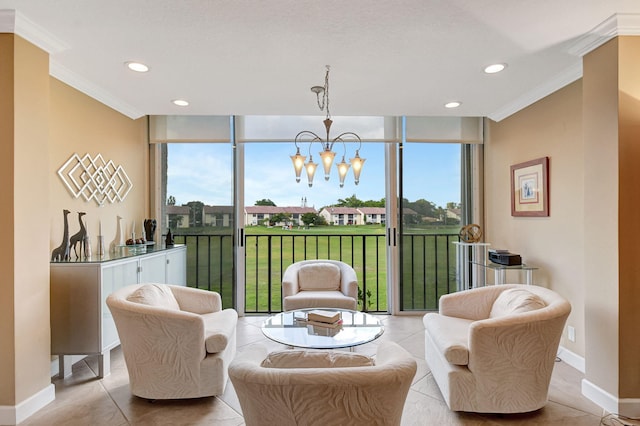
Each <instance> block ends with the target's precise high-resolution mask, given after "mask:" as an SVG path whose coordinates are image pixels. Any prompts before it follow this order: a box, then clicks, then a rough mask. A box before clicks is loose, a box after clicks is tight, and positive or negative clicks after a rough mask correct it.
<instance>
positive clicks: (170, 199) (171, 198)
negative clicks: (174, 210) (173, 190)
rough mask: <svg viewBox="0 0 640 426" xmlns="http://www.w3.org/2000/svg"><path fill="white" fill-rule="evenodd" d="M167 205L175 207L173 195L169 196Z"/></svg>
mask: <svg viewBox="0 0 640 426" xmlns="http://www.w3.org/2000/svg"><path fill="white" fill-rule="evenodd" d="M167 205H168V206H175V205H176V197H174V196H173V195H169V198H167Z"/></svg>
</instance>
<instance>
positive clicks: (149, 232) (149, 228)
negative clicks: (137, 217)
mask: <svg viewBox="0 0 640 426" xmlns="http://www.w3.org/2000/svg"><path fill="white" fill-rule="evenodd" d="M143 224H144V234H145V238H146V239H147V241H153V238H154V234H155V232H156V220H155V219H145V220H144V222H143Z"/></svg>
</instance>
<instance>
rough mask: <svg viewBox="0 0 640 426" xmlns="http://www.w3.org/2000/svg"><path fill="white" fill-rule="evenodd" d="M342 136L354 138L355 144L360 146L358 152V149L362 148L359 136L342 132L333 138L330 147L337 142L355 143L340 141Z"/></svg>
mask: <svg viewBox="0 0 640 426" xmlns="http://www.w3.org/2000/svg"><path fill="white" fill-rule="evenodd" d="M343 136H353V137H355V138H356V140H357V142H358V143H359V144H360V145H359V146H358V150H360V148H362V139H360V136H358V135H356V134H355V133H353V132H344V133H340V134H339V135H338V136H336V137H335V138H333V141H332V142H331V146H333V144H334V143H335V142H337V141H342V143H344V142H355V141H345V140H344V139H342V137H343Z"/></svg>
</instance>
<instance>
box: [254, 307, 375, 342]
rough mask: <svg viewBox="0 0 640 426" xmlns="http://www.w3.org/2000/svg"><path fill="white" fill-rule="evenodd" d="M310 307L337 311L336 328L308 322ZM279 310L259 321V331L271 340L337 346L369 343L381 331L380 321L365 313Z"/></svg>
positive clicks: (341, 310) (340, 310)
mask: <svg viewBox="0 0 640 426" xmlns="http://www.w3.org/2000/svg"><path fill="white" fill-rule="evenodd" d="M314 309H321V310H323V311H332V312H339V313H340V316H341V317H342V324H340V326H338V327H336V328H330V327H323V326H318V325H313V324H309V323H307V321H306V317H307V312H309V311H312V310H314ZM314 309H299V310H295V311H287V312H281V313H279V314H276V315H273V316H272V317H269V318H268V319H267V320H265V321H264V323H263V324H262V333H263V334H264V335H265V336H266V337H268V338H269V339H271V340H273V341H274V342H278V343H282V344H283V345H287V346H294V347H298V348H308V349H339V348H351V349H352V350H353V347H354V346H358V345H363V344H365V343H369V342H371V341H373V340H375V339H377V338H378V337H380V336H381V335H382V333H384V326H383V325H382V323H381V322H380V320H379V319H378V318H376V317H374V316H373V315H370V314H367V313H365V312H358V311H349V310H345V309H332V308H314Z"/></svg>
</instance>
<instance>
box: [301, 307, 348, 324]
mask: <svg viewBox="0 0 640 426" xmlns="http://www.w3.org/2000/svg"><path fill="white" fill-rule="evenodd" d="M307 320H308V321H316V322H322V323H329V324H332V323H334V322H336V321H338V320H340V312H339V311H323V310H322V309H314V310H313V311H309V312H307Z"/></svg>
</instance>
